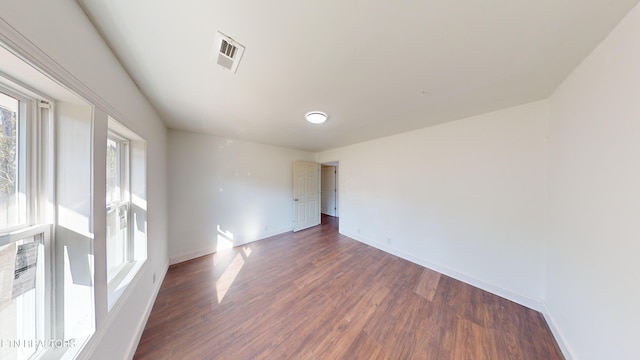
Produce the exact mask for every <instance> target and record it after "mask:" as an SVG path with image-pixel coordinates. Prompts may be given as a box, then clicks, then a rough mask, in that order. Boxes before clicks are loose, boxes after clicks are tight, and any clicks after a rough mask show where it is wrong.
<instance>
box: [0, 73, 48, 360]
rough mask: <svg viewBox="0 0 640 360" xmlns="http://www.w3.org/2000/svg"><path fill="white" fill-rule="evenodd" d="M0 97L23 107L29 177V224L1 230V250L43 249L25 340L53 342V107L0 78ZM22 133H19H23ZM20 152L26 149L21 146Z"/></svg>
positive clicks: (21, 132)
mask: <svg viewBox="0 0 640 360" xmlns="http://www.w3.org/2000/svg"><path fill="white" fill-rule="evenodd" d="M0 75H2V76H0V92H2V93H4V94H6V95H8V96H10V97H13V98H15V99H16V100H18V101H19V106H20V110H21V111H20V115H19V119H16V122H17V123H16V131H17V134H18V136H19V137H21V138H22V139H21V140H22V141H24V142H25V143H24V150H22V151H23V152H24V154H23V155H18V156H24V159H23V161H24V164H23V166H24V167H25V168H24V170H23V171H24V175H23V176H25V208H26V209H25V210H26V214H25V219H24V222H22V223H20V224H16V225H13V226H8V227H5V228H2V229H0V246H5V245H9V244H11V243H18V242H20V241H22V240H27V239H30V238H33V242H36V243H39V244H40V246H39V247H40V248H41V249H42V251H40V249H39V250H38V260H37V261H38V265H37V266H38V267H37V271H38V273H39V274H38V276H37V278H36V293H35V296H36V306H35V314H34V320H35V322H36V338H37V339H25V340H45V341H46V340H48V339H53V338H55V337H56V334H57V333H58V331H57V327H56V324H57V319H56V317H55V316H56V315H55V311H54V309H55V307H54V305H55V293H54V291H55V286H54V254H53V248H54V246H53V241H54V238H53V224H52V223H51V222H50V221H48V219H51V218H53V216H52V214H50V212H51V211H52V210H51V206H49V205H48V204H47V203H48V201H49V200H50V199H51V197H52V191H53V190H52V189H53V176H54V174H53V173H51V172H48V171H47V168H48V167H50V166H51V164H50V163H49V162H50V159H51V155H50V154H51V153H52V152H53V149H54V144H53V140H52V138H51V136H50V135H51V129H52V121H53V120H52V119H53V114H54V111H53V106H54V103H53V102H52V101H51V100H48V99H46V100H45V97H43V96H41V95H40V94H37V93H35V92H34V91H33V90H31V89H28V88H27V87H26V86H24V85H22V84H20V83H18V82H17V81H15V80H13V79H10V78H9V77H7V76H6V75H3V74H0ZM20 127H22V129H21V130H20V129H19V128H20ZM18 146H19V150H18V151H20V148H22V145H21V144H19V145H18ZM47 350H48V349H47V348H36V349H35V352H34V353H33V354H32V355H31V356H30V357H29V359H37V358H40V357H42V356H43V355H44V354H45V353H46V351H47Z"/></svg>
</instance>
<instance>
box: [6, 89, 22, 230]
mask: <svg viewBox="0 0 640 360" xmlns="http://www.w3.org/2000/svg"><path fill="white" fill-rule="evenodd" d="M21 130H22V129H21V126H20V102H19V101H18V100H17V99H14V98H13V97H11V96H8V95H6V94H3V93H0V229H2V228H7V227H11V226H15V225H20V224H24V223H25V222H26V214H27V209H26V194H25V189H26V186H25V179H24V169H25V165H24V161H25V159H26V154H25V153H24V149H25V147H24V144H23V142H24V137H23V136H21V134H20V132H21Z"/></svg>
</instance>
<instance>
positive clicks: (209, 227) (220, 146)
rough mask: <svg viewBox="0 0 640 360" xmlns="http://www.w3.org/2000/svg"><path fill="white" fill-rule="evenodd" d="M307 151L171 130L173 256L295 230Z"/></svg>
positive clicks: (309, 156)
mask: <svg viewBox="0 0 640 360" xmlns="http://www.w3.org/2000/svg"><path fill="white" fill-rule="evenodd" d="M312 159H313V155H312V154H311V153H308V152H304V151H297V150H290V149H285V148H280V147H274V146H268V145H261V144H256V143H250V142H243V141H234V140H230V139H225V138H220V137H216V136H210V135H202V134H196V133H190V132H184V131H175V130H170V131H169V159H168V161H169V183H170V184H171V187H170V188H169V202H170V204H171V206H170V208H169V238H170V239H171V243H170V248H169V254H170V255H169V256H170V258H171V262H172V263H175V262H180V261H184V260H187V259H190V258H194V257H197V256H201V255H204V254H208V253H211V252H214V251H216V250H217V249H222V248H226V247H228V246H230V245H238V244H243V243H247V242H250V241H254V240H258V239H262V238H265V237H268V236H272V235H275V234H279V233H282V232H286V231H290V230H291V229H292V225H293V202H292V192H293V173H292V168H293V162H294V161H296V160H312Z"/></svg>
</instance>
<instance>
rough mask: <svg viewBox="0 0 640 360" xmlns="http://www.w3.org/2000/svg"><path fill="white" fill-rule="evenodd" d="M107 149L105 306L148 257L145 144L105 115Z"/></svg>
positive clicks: (110, 305) (117, 295) (121, 289)
mask: <svg viewBox="0 0 640 360" xmlns="http://www.w3.org/2000/svg"><path fill="white" fill-rule="evenodd" d="M108 129H109V131H108V134H107V149H106V150H107V151H106V187H107V188H106V190H107V193H106V207H107V209H106V210H107V241H106V242H107V279H108V307H109V310H111V309H112V308H113V306H114V305H115V304H116V302H117V301H118V299H119V298H120V296H121V295H122V293H123V292H124V290H125V289H126V288H127V286H128V284H129V283H130V282H131V280H132V279H133V277H134V276H135V274H136V273H137V272H138V270H139V269H140V268H141V267H142V264H143V263H144V261H145V260H146V259H147V228H146V227H147V202H146V198H147V194H146V191H147V190H146V186H147V185H146V184H147V178H146V151H147V143H146V141H144V139H142V138H141V137H140V136H138V135H137V134H135V133H134V132H133V131H131V130H129V129H128V128H127V127H125V126H123V125H122V124H120V123H119V122H117V121H116V120H114V119H113V118H111V117H109V118H108Z"/></svg>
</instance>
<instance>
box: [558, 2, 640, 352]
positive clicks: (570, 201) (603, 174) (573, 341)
mask: <svg viewBox="0 0 640 360" xmlns="http://www.w3.org/2000/svg"><path fill="white" fill-rule="evenodd" d="M639 34H640V8H639V7H637V6H636V8H635V9H634V10H632V11H631V12H630V13H629V15H627V17H626V18H625V19H624V20H623V21H622V22H621V23H620V24H619V25H618V27H617V28H616V29H615V30H614V31H613V32H612V33H611V34H610V35H609V37H608V38H607V39H605V40H604V42H603V43H601V44H600V46H599V47H598V48H597V49H596V50H595V51H594V52H593V53H592V54H591V55H590V56H588V57H587V58H586V59H585V60H584V62H583V63H582V64H581V65H580V66H579V67H578V68H577V69H576V70H575V71H574V72H573V74H572V75H571V76H569V77H568V78H567V79H566V80H565V82H564V83H563V84H562V85H561V86H560V87H559V88H558V89H557V91H556V92H555V93H554V94H553V96H552V97H551V101H550V110H551V120H550V149H549V155H550V167H549V186H550V187H549V199H550V200H549V201H550V212H549V215H550V222H549V251H548V261H547V264H548V265H547V267H548V268H547V278H546V284H547V286H546V305H547V308H548V310H547V312H548V315H549V318H550V319H551V323H552V326H553V327H554V330H555V331H556V334H558V335H559V338H561V339H562V340H563V343H564V344H565V346H566V348H568V349H571V353H572V354H573V357H574V358H576V359H638V358H640V341H638V335H639V334H640V331H639V330H638V324H640V310H639V309H638V304H640V288H639V287H638V286H639V284H640V226H639V224H640V66H639V64H640V41H639V38H638V35H639Z"/></svg>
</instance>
